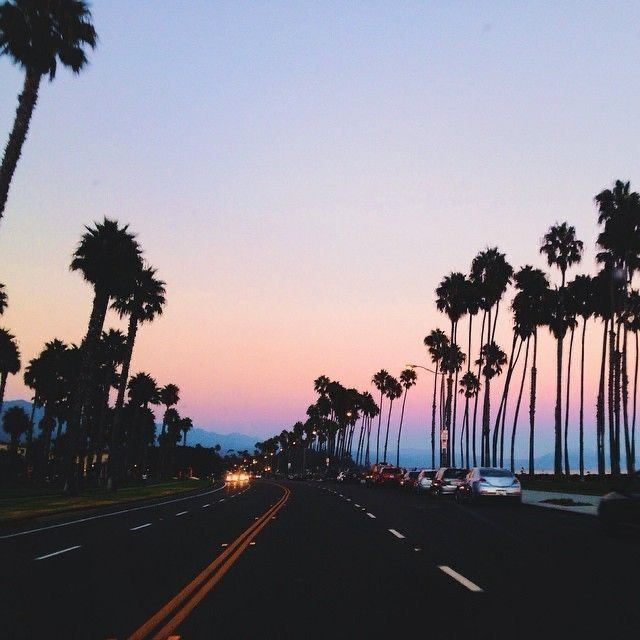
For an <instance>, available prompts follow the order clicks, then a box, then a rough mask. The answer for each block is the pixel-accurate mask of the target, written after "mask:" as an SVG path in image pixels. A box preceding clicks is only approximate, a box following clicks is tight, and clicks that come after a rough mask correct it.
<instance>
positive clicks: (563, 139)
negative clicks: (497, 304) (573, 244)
mask: <svg viewBox="0 0 640 640" xmlns="http://www.w3.org/2000/svg"><path fill="white" fill-rule="evenodd" d="M92 11H93V18H94V24H95V27H96V29H97V31H98V34H99V38H100V41H99V45H98V47H97V48H96V50H95V51H94V52H92V53H91V55H90V60H91V63H90V65H89V67H88V68H87V69H86V71H85V72H84V73H82V74H81V75H80V76H77V77H75V76H73V75H72V74H71V73H69V72H67V71H65V70H62V69H60V70H59V72H58V76H57V77H56V79H55V81H54V82H53V83H48V82H45V83H44V84H43V86H42V89H41V92H40V97H39V101H38V104H37V107H36V110H35V113H34V116H33V120H32V124H31V128H30V131H29V136H28V139H27V142H26V144H25V147H24V150H23V156H22V158H21V160H20V163H19V166H18V170H17V172H16V175H15V178H14V180H13V184H12V188H11V192H10V195H9V202H8V206H7V209H6V211H5V218H4V219H3V220H2V222H1V223H0V282H4V283H5V285H6V289H7V292H8V294H9V296H10V307H9V308H8V310H7V312H6V313H5V315H4V316H3V317H2V319H1V324H2V325H3V326H6V327H7V328H9V329H10V330H11V331H12V332H13V333H14V334H15V335H16V336H17V338H18V340H19V343H20V349H21V352H22V355H23V361H24V362H27V361H28V360H29V359H30V358H33V357H34V356H36V355H37V354H38V352H39V351H40V349H41V348H42V346H43V344H44V342H45V341H47V340H50V339H53V338H54V337H57V338H61V339H63V340H66V341H68V342H79V341H80V340H81V338H82V337H83V335H84V333H85V331H86V325H87V321H88V316H89V312H90V307H91V301H92V295H91V290H90V288H89V286H88V285H87V284H85V283H84V282H83V281H82V278H81V277H80V276H79V275H78V274H76V273H71V272H70V271H69V263H70V259H71V254H72V252H73V250H74V248H75V246H76V244H77V242H78V240H79V238H80V235H81V233H82V232H83V227H84V225H87V224H91V223H92V221H94V220H99V219H101V218H102V217H103V216H108V217H112V218H117V219H118V220H119V221H121V222H122V223H128V224H129V225H130V228H131V229H132V230H134V231H135V232H136V233H137V236H138V239H139V241H140V243H141V245H142V246H143V248H144V251H145V257H146V258H147V260H148V261H149V262H150V263H151V264H152V265H153V266H155V267H156V268H157V269H158V274H159V276H160V277H161V278H163V279H164V280H165V281H166V282H167V298H168V304H167V307H166V310H165V313H164V315H163V316H162V317H161V318H160V319H158V320H157V321H156V322H154V323H153V324H151V325H148V326H144V327H143V328H142V329H141V330H140V332H139V334H138V339H137V343H136V350H135V353H134V361H133V364H132V371H133V372H134V373H135V372H137V371H147V372H149V373H151V374H152V375H153V376H154V377H155V378H156V379H157V381H158V383H159V384H166V383H168V382H173V383H175V384H177V385H178V386H179V387H180V389H181V402H180V405H179V406H178V409H179V411H180V412H181V413H182V414H184V415H189V416H191V417H192V418H193V420H194V423H195V424H196V425H198V426H201V427H203V428H206V429H210V430H213V431H217V432H220V433H226V432H231V431H236V432H244V433H248V434H251V435H256V436H258V437H263V436H264V437H267V436H269V435H272V434H273V433H276V432H278V433H279V432H280V431H281V430H282V429H283V428H290V427H291V425H292V424H293V423H294V422H295V421H296V420H298V419H301V418H304V415H305V410H306V407H307V406H308V405H309V404H310V403H311V402H313V401H314V399H315V395H314V393H313V380H314V379H315V378H316V377H318V376H319V375H320V374H326V375H328V376H329V377H330V378H332V379H337V380H340V381H341V382H342V383H343V384H345V385H346V386H354V387H357V388H359V389H360V390H363V391H364V390H369V391H374V389H373V387H372V386H371V382H370V380H371V376H372V375H373V374H374V373H375V372H376V371H377V370H379V369H380V368H385V369H387V370H389V371H390V372H391V373H393V374H395V375H398V374H399V373H400V371H401V369H402V368H403V367H404V365H405V363H407V362H415V363H421V364H424V365H427V366H428V363H427V358H426V353H425V349H424V346H423V344H422V340H423V338H424V336H425V335H426V334H427V333H429V331H430V330H431V329H433V328H435V327H436V326H439V327H442V328H443V329H446V328H447V326H448V324H447V321H446V319H445V318H444V317H442V316H441V315H440V314H439V313H438V312H437V310H436V309H435V305H434V298H435V296H434V290H435V287H436V286H437V284H438V282H439V281H440V279H441V278H442V277H443V276H444V275H445V274H447V273H449V272H450V271H457V270H460V271H465V272H466V271H468V269H469V266H470V263H471V260H472V259H473V257H474V256H475V255H476V254H477V253H478V251H480V250H482V249H483V248H486V247H487V246H497V247H499V248H500V250H502V251H503V252H505V253H506V254H507V257H508V259H509V261H510V262H511V263H512V264H513V265H514V267H515V268H518V267H520V266H522V265H524V264H533V265H535V266H541V267H543V266H544V262H543V259H542V257H541V256H540V255H539V254H538V248H539V245H540V240H541V238H542V236H543V235H544V233H545V231H546V230H547V228H548V227H549V226H550V225H551V224H553V223H555V222H561V221H564V220H567V221H569V222H570V223H571V224H573V225H575V227H576V229H577V234H578V237H580V238H581V239H582V240H583V241H584V242H585V247H586V248H585V253H584V258H583V264H582V265H581V266H580V271H584V272H593V271H594V270H595V265H594V254H595V251H594V241H595V238H596V235H597V232H598V230H597V220H596V211H595V207H594V204H593V197H594V195H595V194H596V193H598V192H599V191H601V190H602V189H604V188H607V187H609V186H611V184H612V183H613V181H614V180H615V179H616V178H622V179H626V180H631V181H632V187H633V186H635V187H637V186H638V184H637V180H638V179H640V154H638V148H639V145H638V142H639V138H640V136H639V134H640V119H639V118H638V112H639V106H640V105H639V104H638V102H639V97H640V89H639V87H640V83H639V82H638V75H639V74H638V60H639V59H640V26H638V25H640V5H639V4H638V3H635V2H609V3H606V2H588V1H581V2H569V1H567V2H562V3H557V2H536V3H530V2H506V1H505V2H456V1H451V2H444V1H442V2H395V1H394V2H391V1H388V2H322V3H318V2H311V1H309V2H304V1H298V2H285V1H283V2H214V1H202V2H198V1H197V0H192V1H190V2H189V3H180V2H169V1H161V0H148V1H144V0H138V1H137V2H135V3H132V2H130V1H127V0H108V1H107V0H102V1H96V2H94V3H93V4H92ZM21 84H22V73H21V71H20V70H19V69H17V68H15V67H13V66H11V64H10V63H9V61H8V60H7V59H6V58H3V59H0V136H4V138H3V139H4V140H6V136H8V132H9V131H10V128H11V126H12V122H13V117H14V113H15V107H16V99H17V94H18V93H19V91H20V88H21ZM576 272H577V271H576V270H574V271H573V273H576ZM571 275H572V274H570V276H571ZM552 277H553V279H554V281H555V282H557V281H558V275H557V274H553V276H552ZM506 307H507V304H505V305H504V308H506ZM501 320H502V323H501V327H500V330H499V331H498V340H499V342H500V343H501V344H502V346H503V348H504V349H505V350H507V348H508V346H509V344H510V337H509V317H508V310H507V311H504V312H503V314H502V318H501ZM106 326H115V327H119V326H122V325H121V323H120V322H119V321H118V319H117V318H116V317H114V316H113V315H109V317H108V319H107V325H106ZM599 331H600V329H599V327H597V326H595V325H594V327H593V328H592V329H590V330H589V332H588V341H587V343H588V345H587V355H586V358H587V378H588V380H587V396H586V407H587V428H588V432H587V437H588V438H591V440H593V441H594V442H595V436H593V437H592V433H593V429H592V425H593V421H594V416H593V414H594V413H595V410H594V408H595V395H594V386H595V384H596V377H597V362H598V358H599V356H598V349H599V346H598V345H599V340H598V335H599V333H598V332H599ZM474 349H475V347H474ZM539 356H540V370H541V374H540V388H539V418H540V421H539V425H540V438H539V446H538V450H539V451H540V452H541V453H543V452H547V451H550V450H551V425H552V412H553V403H554V392H553V382H554V379H553V375H554V370H555V360H554V358H555V351H554V345H553V343H552V341H551V339H550V338H548V337H547V336H546V335H545V336H543V338H542V339H541V345H540V353H539ZM575 362H576V363H577V361H575ZM575 366H577V365H576V364H574V367H575ZM422 374H424V375H422ZM431 384H432V380H431V378H430V377H429V374H426V373H425V372H422V371H420V376H419V381H418V385H417V387H415V388H414V389H412V390H411V391H410V394H409V398H408V401H407V409H406V417H405V442H406V444H407V446H414V447H424V446H425V445H426V425H427V423H428V421H429V416H428V413H427V405H428V404H429V402H430V398H429V394H430V391H431ZM497 386H498V392H499V388H500V385H497ZM18 397H22V398H27V397H29V392H28V390H27V389H26V388H25V387H24V385H23V384H22V379H21V376H14V377H11V378H10V380H9V383H8V389H7V398H18ZM572 401H573V402H574V406H576V405H575V398H574V400H572ZM497 402H498V399H497V392H495V397H494V407H495V405H496V404H497ZM525 416H526V408H525ZM525 420H526V417H524V418H523V420H522V422H521V426H520V429H521V431H522V433H523V434H524V421H525ZM576 420H577V414H575V415H572V424H574V423H575V421H576ZM396 423H397V419H396V418H394V419H393V421H392V425H393V426H392V428H393V429H395V424H396ZM519 442H520V440H519ZM574 444H575V437H573V436H572V446H574ZM587 448H594V447H592V446H591V447H590V440H588V441H587ZM523 452H524V448H522V450H521V453H523Z"/></svg>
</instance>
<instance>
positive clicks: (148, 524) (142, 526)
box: [129, 522, 151, 531]
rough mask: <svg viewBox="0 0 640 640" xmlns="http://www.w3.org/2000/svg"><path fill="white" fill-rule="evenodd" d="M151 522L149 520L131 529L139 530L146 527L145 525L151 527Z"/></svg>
mask: <svg viewBox="0 0 640 640" xmlns="http://www.w3.org/2000/svg"><path fill="white" fill-rule="evenodd" d="M150 526H151V522H147V523H146V524H139V525H138V526H137V527H131V529H129V531H137V530H138V529H144V528H145V527H150Z"/></svg>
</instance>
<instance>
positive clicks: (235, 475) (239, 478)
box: [225, 471, 249, 482]
mask: <svg viewBox="0 0 640 640" xmlns="http://www.w3.org/2000/svg"><path fill="white" fill-rule="evenodd" d="M225 479H226V481H227V482H249V474H248V473H247V472H246V471H229V472H227V476H226V478H225Z"/></svg>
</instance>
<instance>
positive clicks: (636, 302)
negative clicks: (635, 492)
mask: <svg viewBox="0 0 640 640" xmlns="http://www.w3.org/2000/svg"><path fill="white" fill-rule="evenodd" d="M626 324H627V328H628V330H629V331H631V332H632V333H633V335H634V341H635V363H634V368H633V410H632V417H631V459H632V461H633V463H634V465H635V460H636V410H637V402H638V365H639V359H640V344H639V340H638V333H639V332H640V293H639V292H638V291H637V290H635V289H633V290H632V291H630V292H629V299H628V302H627V316H626Z"/></svg>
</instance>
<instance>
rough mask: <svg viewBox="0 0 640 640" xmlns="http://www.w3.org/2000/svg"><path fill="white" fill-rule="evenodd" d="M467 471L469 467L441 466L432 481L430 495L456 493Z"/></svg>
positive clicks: (450, 494)
mask: <svg viewBox="0 0 640 640" xmlns="http://www.w3.org/2000/svg"><path fill="white" fill-rule="evenodd" d="M467 473H469V469H457V468H455V467H441V468H440V469H438V471H437V472H436V474H435V476H434V477H433V480H432V481H431V488H430V489H429V493H430V495H432V496H434V497H436V498H439V497H441V496H452V495H454V494H455V492H456V491H457V490H458V487H459V486H460V485H461V484H462V482H463V481H464V477H465V476H466V475H467Z"/></svg>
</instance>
